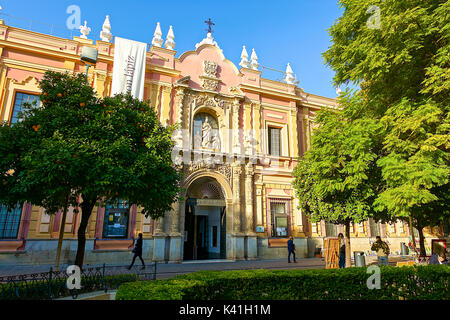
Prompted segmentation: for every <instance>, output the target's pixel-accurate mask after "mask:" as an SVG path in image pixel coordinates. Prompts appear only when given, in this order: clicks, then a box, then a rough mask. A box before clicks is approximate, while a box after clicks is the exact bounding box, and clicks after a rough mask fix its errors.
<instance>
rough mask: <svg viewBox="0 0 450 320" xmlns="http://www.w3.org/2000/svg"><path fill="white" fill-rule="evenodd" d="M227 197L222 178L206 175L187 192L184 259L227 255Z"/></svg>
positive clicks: (219, 257) (191, 185)
mask: <svg viewBox="0 0 450 320" xmlns="http://www.w3.org/2000/svg"><path fill="white" fill-rule="evenodd" d="M226 220H227V219H226V201H225V193H224V191H223V189H222V187H221V185H220V184H219V182H218V181H217V180H216V179H214V178H212V177H209V176H203V177H200V178H198V179H196V180H195V181H194V182H192V183H191V184H190V185H189V187H188V189H187V193H186V206H185V220H184V250H183V260H205V259H226V255H227V251H226V242H227V241H226V228H227V226H226V225H227V221H226Z"/></svg>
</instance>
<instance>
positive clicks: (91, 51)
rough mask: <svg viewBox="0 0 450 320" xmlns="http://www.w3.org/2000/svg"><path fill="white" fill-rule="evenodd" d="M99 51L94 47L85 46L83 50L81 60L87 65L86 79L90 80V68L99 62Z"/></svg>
mask: <svg viewBox="0 0 450 320" xmlns="http://www.w3.org/2000/svg"><path fill="white" fill-rule="evenodd" d="M97 58H98V51H97V49H95V48H92V47H83V48H82V50H81V61H82V62H83V63H84V65H85V66H86V81H87V80H88V74H89V68H90V67H91V66H95V65H96V64H97Z"/></svg>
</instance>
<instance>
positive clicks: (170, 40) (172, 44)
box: [164, 26, 175, 50]
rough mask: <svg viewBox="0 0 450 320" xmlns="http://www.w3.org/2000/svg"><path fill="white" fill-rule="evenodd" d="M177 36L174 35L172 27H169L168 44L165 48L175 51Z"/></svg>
mask: <svg viewBox="0 0 450 320" xmlns="http://www.w3.org/2000/svg"><path fill="white" fill-rule="evenodd" d="M174 40H175V35H174V34H173V29H172V26H170V27H169V32H168V33H167V38H166V43H165V44H164V46H165V47H166V48H167V49H169V50H173V49H174V48H175V41H174Z"/></svg>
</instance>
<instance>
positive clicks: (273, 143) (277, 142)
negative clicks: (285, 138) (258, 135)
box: [268, 127, 281, 156]
mask: <svg viewBox="0 0 450 320" xmlns="http://www.w3.org/2000/svg"><path fill="white" fill-rule="evenodd" d="M268 133H269V154H270V155H272V156H279V155H280V154H281V129H280V128H273V127H269V132H268Z"/></svg>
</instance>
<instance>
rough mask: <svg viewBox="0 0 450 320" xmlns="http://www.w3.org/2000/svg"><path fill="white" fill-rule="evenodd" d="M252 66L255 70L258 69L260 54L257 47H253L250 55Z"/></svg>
mask: <svg viewBox="0 0 450 320" xmlns="http://www.w3.org/2000/svg"><path fill="white" fill-rule="evenodd" d="M250 60H251V61H250V68H251V69H253V70H258V67H259V63H258V56H257V55H256V52H255V49H252V56H251V57H250Z"/></svg>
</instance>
